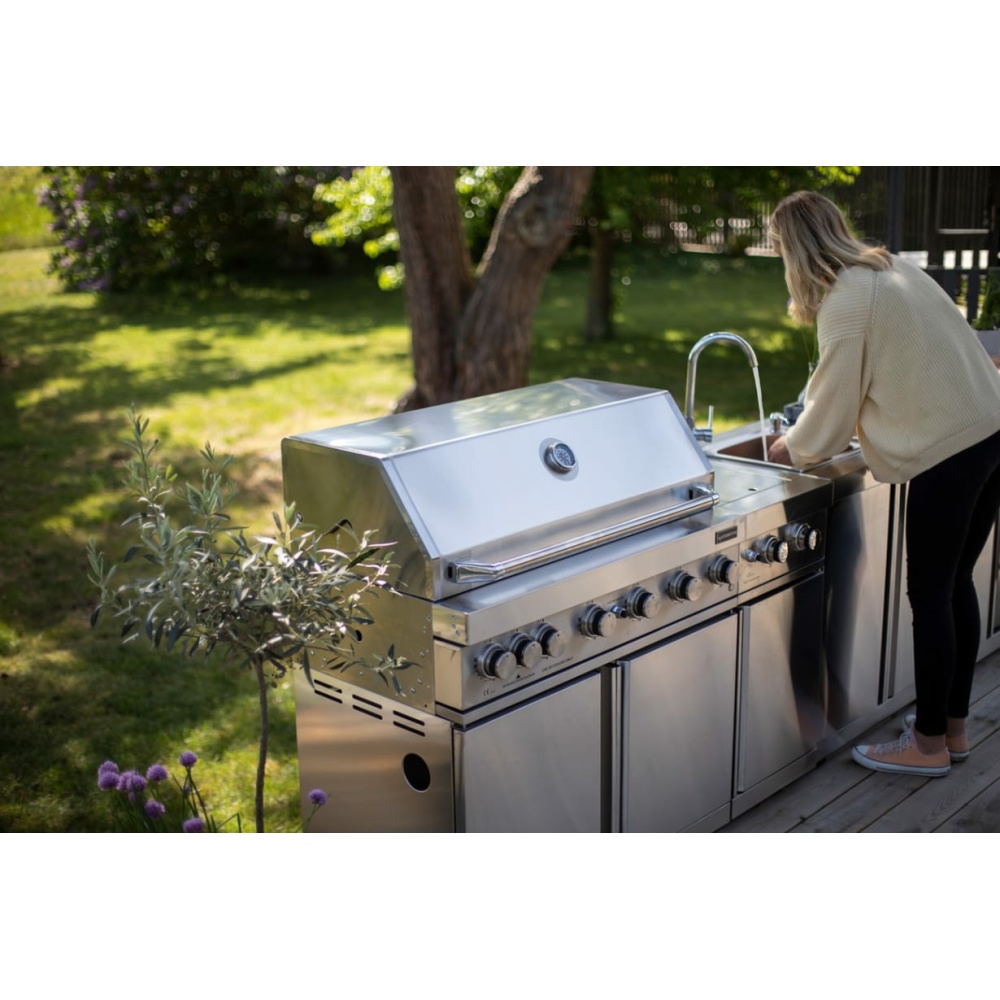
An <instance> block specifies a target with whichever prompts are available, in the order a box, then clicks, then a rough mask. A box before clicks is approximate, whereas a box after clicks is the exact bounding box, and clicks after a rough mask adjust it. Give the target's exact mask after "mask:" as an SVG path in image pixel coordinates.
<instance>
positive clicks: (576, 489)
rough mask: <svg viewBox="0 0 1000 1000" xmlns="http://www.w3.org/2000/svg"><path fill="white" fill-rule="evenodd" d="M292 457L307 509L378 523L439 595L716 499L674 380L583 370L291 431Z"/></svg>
mask: <svg viewBox="0 0 1000 1000" xmlns="http://www.w3.org/2000/svg"><path fill="white" fill-rule="evenodd" d="M282 464H283V472H284V483H285V499H286V501H289V502H290V501H295V502H296V504H297V506H298V509H299V511H300V512H301V513H302V515H303V517H304V518H305V519H306V521H307V522H309V523H312V524H315V525H317V526H318V527H324V528H325V527H327V526H329V525H332V524H334V523H336V522H337V521H338V520H339V519H340V518H342V517H347V518H348V519H349V520H350V521H351V523H352V524H353V525H354V527H355V529H356V530H357V531H359V532H360V531H363V530H367V529H376V530H377V532H378V536H377V537H378V539H379V540H381V541H392V542H394V543H395V546H394V548H393V560H394V562H395V563H396V565H397V566H398V567H399V585H400V586H403V587H406V588H407V589H408V591H409V592H410V593H417V594H420V595H422V596H424V597H427V598H429V599H432V600H436V599H439V598H441V597H444V596H448V595H451V594H455V593H460V592H462V591H464V590H467V589H469V588H470V587H474V586H478V585H481V584H483V583H485V582H488V581H490V580H494V579H498V578H500V577H504V576H509V575H511V574H513V573H517V572H520V571H522V570H525V569H529V568H533V567H535V566H538V565H543V564H545V563H546V562H550V561H552V560H553V559H558V558H561V557H563V556H565V555H569V554H571V553H573V552H576V551H581V550H582V549H584V548H589V547H593V546H594V545H599V544H602V543H603V542H605V541H610V540H612V539H614V538H618V537H622V536H623V535H625V534H630V533H633V532H635V531H640V530H643V529H644V528H648V527H653V526H655V525H657V524H663V523H666V522H667V521H671V520H676V519H678V518H680V517H684V516H687V515H689V514H692V513H695V512H696V511H698V510H703V509H707V508H709V507H711V506H712V504H714V503H715V501H716V500H717V499H718V498H717V497H716V495H715V493H714V491H713V489H712V485H713V481H714V473H713V471H712V466H711V464H710V463H709V462H708V460H707V459H706V457H705V455H704V453H703V452H702V450H701V448H700V446H699V445H698V443H697V441H696V440H695V438H694V436H693V434H692V433H691V431H690V429H689V428H688V426H687V424H686V422H685V421H684V418H683V416H682V414H681V412H680V410H679V409H678V407H677V405H676V403H675V402H674V400H673V397H672V396H671V395H670V393H669V392H667V391H665V390H661V389H646V388H640V387H637V386H626V385H618V384H615V383H609V382H598V381H592V380H586V379H566V380H563V381H560V382H552V383H548V384H545V385H538V386H529V387H527V388H524V389H514V390H511V391H509V392H501V393H495V394H493V395H489V396H481V397H479V398H476V399H469V400H462V401H460V402H455V403H448V404H445V405H442V406H435V407H430V408H427V409H424V410H417V411H414V412H413V413H403V414H394V415H392V416H387V417H380V418H377V419H375V420H367V421H363V422H361V423H356V424H349V425H346V426H343V427H334V428H330V429H327V430H321V431H316V432H313V433H307V434H300V435H295V436H293V437H290V438H286V439H285V440H284V441H283V442H282Z"/></svg>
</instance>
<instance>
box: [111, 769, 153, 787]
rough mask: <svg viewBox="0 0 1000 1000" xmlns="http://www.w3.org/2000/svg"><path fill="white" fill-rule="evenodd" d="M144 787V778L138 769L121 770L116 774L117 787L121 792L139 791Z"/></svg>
mask: <svg viewBox="0 0 1000 1000" xmlns="http://www.w3.org/2000/svg"><path fill="white" fill-rule="evenodd" d="M145 787H146V779H145V778H144V777H143V776H142V775H141V774H140V773H139V772H138V771H122V773H121V774H120V775H118V789H119V791H122V792H141V791H142V790H143V789H144V788H145Z"/></svg>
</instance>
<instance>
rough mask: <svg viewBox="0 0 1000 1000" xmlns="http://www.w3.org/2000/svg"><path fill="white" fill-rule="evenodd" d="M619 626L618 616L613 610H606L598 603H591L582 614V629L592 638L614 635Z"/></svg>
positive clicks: (604, 637)
mask: <svg viewBox="0 0 1000 1000" xmlns="http://www.w3.org/2000/svg"><path fill="white" fill-rule="evenodd" d="M617 627H618V616H617V615H616V614H615V613H614V612H613V611H605V610H604V608H602V607H600V606H599V605H597V604H591V605H590V607H589V608H587V610H586V611H584V612H583V614H582V615H581V616H580V631H581V632H582V633H583V634H584V635H586V636H590V637H591V638H592V639H594V638H597V637H598V636H600V637H601V638H603V639H606V638H608V636H610V635H614V632H615V629H616V628H617Z"/></svg>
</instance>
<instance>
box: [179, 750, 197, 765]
mask: <svg viewBox="0 0 1000 1000" xmlns="http://www.w3.org/2000/svg"><path fill="white" fill-rule="evenodd" d="M179 760H180V764H181V767H194V766H195V764H197V763H198V755H197V754H196V753H192V752H191V751H190V750H185V751H184V753H182V754H181V755H180V758H179Z"/></svg>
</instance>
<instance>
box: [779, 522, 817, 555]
mask: <svg viewBox="0 0 1000 1000" xmlns="http://www.w3.org/2000/svg"><path fill="white" fill-rule="evenodd" d="M820 537H821V536H820V533H819V529H817V528H810V527H809V525H808V524H791V525H789V526H788V528H786V529H785V538H786V539H787V541H788V544H789V545H790V546H791V547H792V548H793V549H795V551H796V552H802V551H804V550H805V549H809V551H810V552H815V551H816V548H817V546H818V545H819V540H820Z"/></svg>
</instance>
